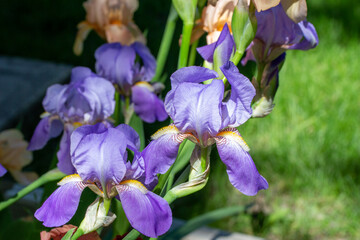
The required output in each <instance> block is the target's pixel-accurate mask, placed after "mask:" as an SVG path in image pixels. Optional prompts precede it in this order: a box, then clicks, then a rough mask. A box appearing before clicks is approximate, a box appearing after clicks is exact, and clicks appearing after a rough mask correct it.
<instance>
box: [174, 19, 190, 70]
mask: <svg viewBox="0 0 360 240" xmlns="http://www.w3.org/2000/svg"><path fill="white" fill-rule="evenodd" d="M193 25H194V24H193V23H192V22H184V26H183V30H182V39H181V46H180V55H179V61H178V69H180V68H183V67H186V66H187V62H188V55H189V47H190V39H191V32H192V29H193Z"/></svg>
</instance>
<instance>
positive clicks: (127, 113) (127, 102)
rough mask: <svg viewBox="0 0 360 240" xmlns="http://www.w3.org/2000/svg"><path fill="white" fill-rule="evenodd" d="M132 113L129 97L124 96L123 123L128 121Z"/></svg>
mask: <svg viewBox="0 0 360 240" xmlns="http://www.w3.org/2000/svg"><path fill="white" fill-rule="evenodd" d="M132 115H133V111H131V110H130V97H129V96H126V97H125V112H124V118H125V124H128V125H129V123H130V120H131V117H132Z"/></svg>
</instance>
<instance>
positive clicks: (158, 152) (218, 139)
mask: <svg viewBox="0 0 360 240" xmlns="http://www.w3.org/2000/svg"><path fill="white" fill-rule="evenodd" d="M220 69H221V71H222V73H223V74H224V76H225V77H226V78H227V80H228V82H229V83H230V85H231V93H229V92H227V93H225V94H224V88H225V87H224V83H223V81H222V80H219V79H216V78H218V74H217V73H216V72H215V71H213V70H210V69H207V68H203V67H195V66H193V67H186V68H182V69H179V70H177V71H176V72H175V73H174V74H172V76H171V87H172V89H171V91H170V92H169V93H168V94H167V96H166V99H165V109H166V111H167V113H168V114H169V115H170V117H171V119H172V120H173V121H174V124H173V125H170V126H168V127H165V128H163V129H160V130H159V131H158V132H157V133H155V134H154V135H153V139H154V140H153V141H152V142H150V144H149V145H148V146H147V147H146V148H145V149H144V151H143V153H142V154H143V157H144V159H145V170H146V171H145V172H146V181H148V182H151V181H152V179H153V178H154V176H155V174H157V173H165V172H166V171H167V170H168V169H169V167H170V166H171V165H172V164H173V163H174V161H175V159H176V156H177V152H178V148H179V145H180V143H181V142H182V141H183V140H184V139H185V138H188V139H189V140H191V141H193V142H195V143H196V144H197V146H198V147H201V148H205V147H208V146H210V145H212V144H214V143H216V145H217V149H218V152H219V155H220V158H221V160H222V161H223V162H224V164H225V165H226V167H227V173H228V175H229V179H230V182H231V183H232V185H234V186H235V187H236V188H237V189H238V190H239V191H240V192H242V193H244V194H246V195H255V194H256V193H257V192H258V191H259V190H261V189H266V188H268V183H267V181H266V180H265V178H263V177H262V176H261V175H260V174H259V173H258V171H257V169H256V167H255V164H254V162H253V160H252V158H251V156H250V154H249V153H248V151H249V147H248V146H247V144H246V143H245V141H244V140H243V139H242V137H241V135H240V134H239V132H238V131H237V129H236V128H235V127H237V126H239V125H241V124H243V123H244V122H245V121H247V120H248V119H249V118H250V116H251V113H252V109H251V106H250V104H251V101H252V99H253V97H254V95H255V89H254V87H253V86H252V84H251V83H250V81H249V79H247V78H246V77H245V76H243V75H242V74H240V73H239V70H238V69H237V67H236V66H235V65H234V64H233V63H232V62H228V63H227V64H225V65H223V66H222V67H220ZM206 80H212V81H211V83H210V84H201V82H203V81H206Z"/></svg>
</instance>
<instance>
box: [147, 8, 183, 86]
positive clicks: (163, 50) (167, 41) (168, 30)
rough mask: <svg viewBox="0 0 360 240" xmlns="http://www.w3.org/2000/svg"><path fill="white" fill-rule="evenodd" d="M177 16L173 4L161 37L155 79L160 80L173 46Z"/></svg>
mask: <svg viewBox="0 0 360 240" xmlns="http://www.w3.org/2000/svg"><path fill="white" fill-rule="evenodd" d="M177 18H178V14H177V12H176V10H175V8H174V6H173V5H172V4H171V8H170V12H169V16H168V18H167V21H166V26H165V30H164V35H163V37H162V39H161V45H160V49H159V52H158V55H157V58H156V63H157V65H156V73H155V76H154V78H153V81H158V80H159V79H160V76H161V74H162V72H163V70H164V66H165V62H166V59H167V56H168V54H169V49H170V46H171V42H172V38H173V36H174V31H175V27H176V21H177ZM165 79H166V78H165ZM165 79H164V80H165Z"/></svg>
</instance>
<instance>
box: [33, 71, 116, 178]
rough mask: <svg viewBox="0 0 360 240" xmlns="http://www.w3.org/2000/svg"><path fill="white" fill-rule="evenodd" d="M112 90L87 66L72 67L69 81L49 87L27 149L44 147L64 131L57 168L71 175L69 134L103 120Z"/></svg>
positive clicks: (108, 112)
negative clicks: (42, 109)
mask: <svg viewBox="0 0 360 240" xmlns="http://www.w3.org/2000/svg"><path fill="white" fill-rule="evenodd" d="M114 94H115V89H114V87H113V85H112V84H111V83H110V82H109V81H107V80H106V79H104V78H101V77H99V76H97V75H96V74H94V73H92V72H91V70H90V69H88V68H86V67H76V68H74V69H73V70H72V74H71V82H70V84H65V85H60V84H55V85H53V86H51V87H49V88H48V90H47V92H46V96H45V98H44V100H43V106H44V109H45V111H46V113H45V114H44V116H43V118H42V119H41V121H40V122H39V124H38V125H37V127H36V129H35V132H34V135H33V137H32V138H31V141H30V143H29V146H28V150H31V151H33V150H38V149H41V148H43V147H44V146H45V145H46V143H47V142H48V141H49V139H51V138H54V137H57V136H59V135H60V133H61V132H62V131H63V130H64V134H63V136H62V138H61V142H60V150H59V151H58V153H57V157H58V159H59V163H58V165H57V166H58V168H59V169H60V170H61V171H62V172H64V173H66V174H72V173H74V171H75V169H74V166H73V165H72V163H71V160H70V135H71V133H72V132H73V131H74V129H76V128H77V127H79V126H81V125H85V124H95V123H98V122H106V119H107V118H108V117H110V116H111V114H112V113H113V112H114V108H115V100H114Z"/></svg>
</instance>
